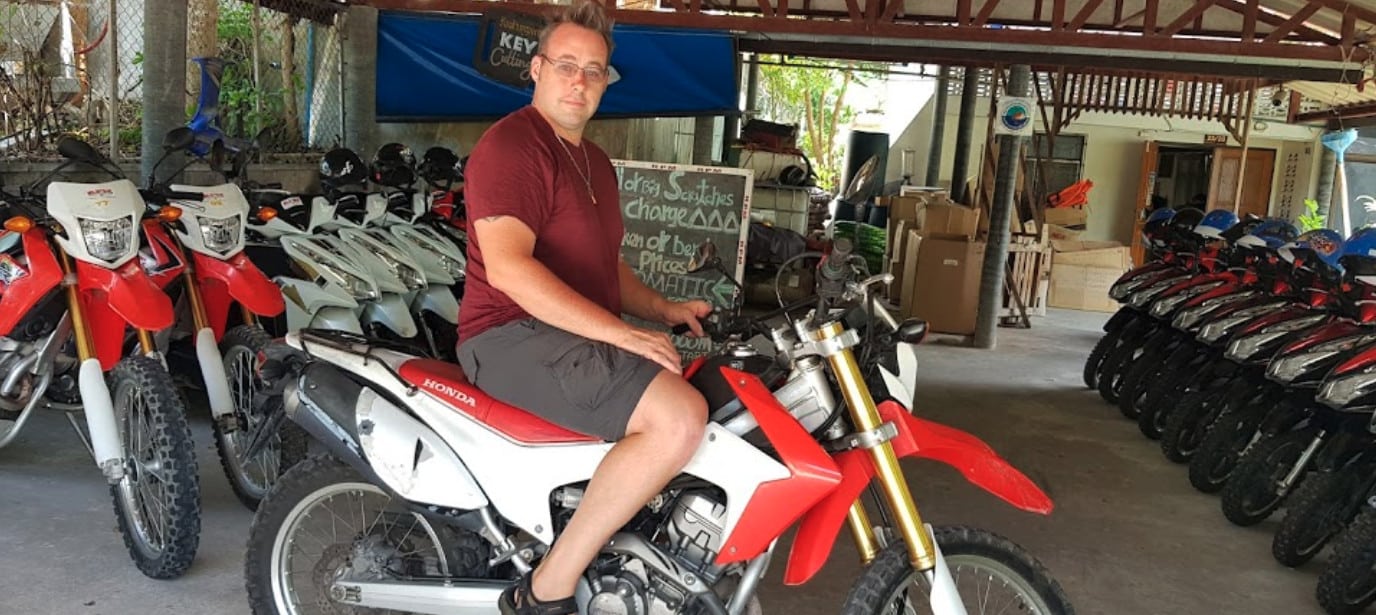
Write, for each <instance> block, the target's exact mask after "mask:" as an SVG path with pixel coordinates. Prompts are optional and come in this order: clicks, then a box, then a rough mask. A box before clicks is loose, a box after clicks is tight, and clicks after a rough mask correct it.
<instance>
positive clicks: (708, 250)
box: [688, 241, 721, 273]
mask: <svg viewBox="0 0 1376 615" xmlns="http://www.w3.org/2000/svg"><path fill="white" fill-rule="evenodd" d="M720 263H721V258H720V257H718V256H717V244H715V243H712V242H711V241H704V242H702V244H700V245H699V246H698V250H697V253H695V254H693V258H692V260H690V261H688V273H697V272H699V271H705V270H707V269H715V268H716V267H717V266H718V265H719V264H720Z"/></svg>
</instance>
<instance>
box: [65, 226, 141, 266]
mask: <svg viewBox="0 0 1376 615" xmlns="http://www.w3.org/2000/svg"><path fill="white" fill-rule="evenodd" d="M77 223H78V224H80V225H81V237H82V239H83V240H85V242H86V251H87V252H89V253H90V254H91V256H94V257H96V258H98V259H100V260H103V261H107V262H112V263H113V262H115V261H117V260H119V259H120V258H122V257H124V256H125V255H127V254H129V251H130V250H132V249H134V219H133V218H120V219H118V220H90V219H87V218H78V219H77Z"/></svg>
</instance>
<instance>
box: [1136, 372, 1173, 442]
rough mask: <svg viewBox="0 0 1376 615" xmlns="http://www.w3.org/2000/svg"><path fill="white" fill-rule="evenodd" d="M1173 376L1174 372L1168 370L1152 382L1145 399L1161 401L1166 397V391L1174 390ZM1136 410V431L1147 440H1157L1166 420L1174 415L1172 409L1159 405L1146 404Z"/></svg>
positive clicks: (1167, 394) (1167, 393)
mask: <svg viewBox="0 0 1376 615" xmlns="http://www.w3.org/2000/svg"><path fill="white" fill-rule="evenodd" d="M1175 375H1176V374H1175V371H1174V370H1170V371H1167V372H1166V373H1165V374H1163V375H1162V377H1160V378H1157V379H1156V381H1155V382H1152V383H1151V387H1150V389H1151V390H1149V391H1148V392H1147V394H1146V395H1147V398H1148V399H1162V398H1166V397H1168V396H1169V392H1167V391H1166V389H1170V388H1174V387H1175V386H1176V384H1177V383H1176V382H1175V378H1174V377H1175ZM1138 410H1139V411H1138V414H1137V430H1138V431H1140V432H1142V435H1143V436H1146V437H1147V439H1148V440H1159V439H1160V438H1161V432H1162V431H1163V430H1164V429H1165V427H1166V420H1167V419H1168V418H1169V417H1170V415H1171V414H1174V411H1173V408H1171V407H1170V406H1169V405H1164V404H1161V403H1146V404H1142V405H1141V407H1140V408H1139V409H1138Z"/></svg>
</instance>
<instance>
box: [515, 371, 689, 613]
mask: <svg viewBox="0 0 1376 615" xmlns="http://www.w3.org/2000/svg"><path fill="white" fill-rule="evenodd" d="M706 424H707V401H706V400H704V399H703V397H702V394H701V393H699V392H698V391H697V389H694V388H693V387H692V385H690V384H688V382H687V381H685V380H684V379H683V378H682V377H681V376H678V375H675V374H672V373H669V372H665V371H661V372H660V373H659V375H658V376H656V377H655V379H654V380H652V381H650V386H649V388H647V389H646V390H645V394H644V395H642V396H641V399H640V403H639V404H637V405H636V408H635V411H634V412H632V414H631V420H630V422H629V423H628V424H627V425H626V437H625V438H623V439H621V440H620V441H619V442H617V443H616V445H615V446H613V447H612V449H611V450H610V451H608V453H607V456H606V457H605V458H603V460H602V463H601V464H600V465H598V466H597V471H596V472H594V473H593V475H592V480H591V481H589V482H588V488H587V491H586V492H585V493H584V494H583V500H582V502H580V503H579V505H578V509H577V510H576V511H574V514H573V518H572V519H570V520H569V524H568V527H566V528H565V529H564V531H563V533H561V534H560V535H559V538H558V540H556V541H555V542H554V545H553V547H551V549H550V552H549V555H547V556H546V557H545V559H544V561H542V562H541V563H540V566H539V567H538V568H536V569H535V571H534V572H533V573H532V574H534V575H535V576H534V577H533V578H532V580H531V581H532V585H531V588H532V592H533V593H534V594H535V595H534V598H535V599H536V600H539V601H548V600H557V599H561V598H565V597H567V596H572V595H573V592H574V589H575V587H577V585H578V579H579V577H580V576H581V575H582V574H583V571H584V570H586V569H587V567H588V565H589V564H590V563H592V559H593V558H594V557H596V556H597V553H598V551H600V550H601V549H602V547H603V546H605V545H606V544H607V541H608V540H610V539H611V537H612V534H614V533H616V531H617V530H618V529H621V527H622V526H624V525H625V524H626V523H627V522H628V521H630V520H631V517H634V516H635V513H636V512H637V511H639V510H640V509H641V508H642V507H644V506H645V503H646V502H648V501H650V498H652V497H654V496H655V494H657V493H659V491H660V490H661V489H663V488H664V485H666V484H668V483H669V481H670V480H671V479H673V478H674V477H675V476H677V475H678V473H679V471H680V470H682V469H683V466H685V465H687V464H688V460H690V459H692V458H693V453H694V452H696V451H697V449H698V446H699V444H700V443H701V442H702V434H703V430H704V429H705V426H706Z"/></svg>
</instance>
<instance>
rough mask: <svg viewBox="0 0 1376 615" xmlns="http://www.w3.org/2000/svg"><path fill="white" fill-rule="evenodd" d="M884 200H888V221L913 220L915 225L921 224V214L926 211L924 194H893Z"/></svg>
mask: <svg viewBox="0 0 1376 615" xmlns="http://www.w3.org/2000/svg"><path fill="white" fill-rule="evenodd" d="M885 200H887V202H888V207H889V220H890V221H892V220H907V221H909V222H913V223H914V226H915V227H916V226H921V223H922V217H923V214H925V213H926V206H927V197H926V196H923V195H918V196H895V197H889V198H887V199H885Z"/></svg>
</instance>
